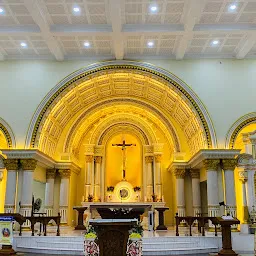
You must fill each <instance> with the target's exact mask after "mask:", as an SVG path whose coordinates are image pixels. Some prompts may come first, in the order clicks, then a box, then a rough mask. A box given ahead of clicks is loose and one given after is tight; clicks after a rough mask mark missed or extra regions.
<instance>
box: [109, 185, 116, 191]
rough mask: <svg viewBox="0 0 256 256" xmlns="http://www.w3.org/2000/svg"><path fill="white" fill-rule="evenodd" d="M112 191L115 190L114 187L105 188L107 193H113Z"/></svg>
mask: <svg viewBox="0 0 256 256" xmlns="http://www.w3.org/2000/svg"><path fill="white" fill-rule="evenodd" d="M114 189H115V187H113V186H109V187H107V192H113V191H114Z"/></svg>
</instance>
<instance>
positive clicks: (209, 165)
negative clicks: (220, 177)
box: [203, 159, 220, 171]
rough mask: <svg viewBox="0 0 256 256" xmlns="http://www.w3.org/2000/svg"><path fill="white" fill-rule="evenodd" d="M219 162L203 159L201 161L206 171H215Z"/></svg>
mask: <svg viewBox="0 0 256 256" xmlns="http://www.w3.org/2000/svg"><path fill="white" fill-rule="evenodd" d="M219 163H220V160H218V159H205V160H203V165H204V168H205V169H206V171H209V170H217V168H218V166H219Z"/></svg>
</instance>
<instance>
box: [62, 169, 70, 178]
mask: <svg viewBox="0 0 256 256" xmlns="http://www.w3.org/2000/svg"><path fill="white" fill-rule="evenodd" d="M59 174H60V177H61V178H62V179H68V178H69V177H70V175H71V171H70V169H65V170H59Z"/></svg>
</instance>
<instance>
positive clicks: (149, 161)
mask: <svg viewBox="0 0 256 256" xmlns="http://www.w3.org/2000/svg"><path fill="white" fill-rule="evenodd" d="M153 160H154V158H153V156H146V157H145V162H146V177H147V183H146V191H147V196H146V197H147V201H148V202H151V201H152V199H153V198H152V195H153V194H154V192H153V170H152V164H153Z"/></svg>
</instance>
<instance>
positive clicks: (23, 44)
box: [20, 42, 28, 47]
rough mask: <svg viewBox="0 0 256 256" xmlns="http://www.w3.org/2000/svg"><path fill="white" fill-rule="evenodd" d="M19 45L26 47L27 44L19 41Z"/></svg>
mask: <svg viewBox="0 0 256 256" xmlns="http://www.w3.org/2000/svg"><path fill="white" fill-rule="evenodd" d="M20 46H21V47H27V46H28V45H27V44H26V43H24V42H21V43H20Z"/></svg>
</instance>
